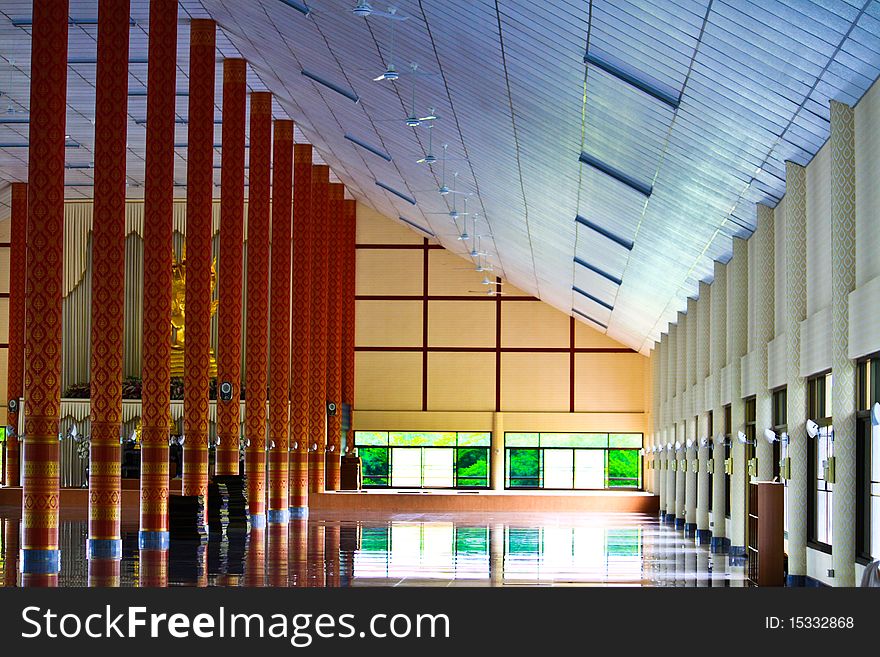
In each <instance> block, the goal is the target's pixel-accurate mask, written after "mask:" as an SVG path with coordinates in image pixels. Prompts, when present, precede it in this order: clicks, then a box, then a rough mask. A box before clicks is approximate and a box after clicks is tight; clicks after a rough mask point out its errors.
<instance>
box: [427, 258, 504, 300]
mask: <svg viewBox="0 0 880 657" xmlns="http://www.w3.org/2000/svg"><path fill="white" fill-rule="evenodd" d="M468 267H470V268H468ZM484 278H488V279H489V280H490V281H492V282H493V283H494V282H495V276H494V275H492V273H491V272H489V273H484V274H479V273H477V272H475V271H474V270H473V265H472V264H471V262H470V260H465V259H464V258H461V257H459V256H457V255H455V254H454V253H450V252H449V251H447V250H446V249H432V250H431V252H430V253H429V255H428V294H429V295H431V296H437V295H440V296H447V295H450V296H451V295H455V296H463V295H467V296H475V295H473V293H471V292H470V290H481V291H484V290H488V289H489V286H487V285H483V284H482V283H481V281H482V280H483V279H484Z"/></svg>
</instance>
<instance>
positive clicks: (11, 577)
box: [2, 516, 21, 587]
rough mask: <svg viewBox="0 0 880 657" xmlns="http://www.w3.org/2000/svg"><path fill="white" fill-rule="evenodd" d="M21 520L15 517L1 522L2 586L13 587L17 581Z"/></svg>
mask: <svg viewBox="0 0 880 657" xmlns="http://www.w3.org/2000/svg"><path fill="white" fill-rule="evenodd" d="M20 531H21V520H20V519H19V518H18V517H17V516H12V517H9V518H6V520H5V521H4V522H3V555H2V556H3V568H4V572H3V585H4V586H6V587H14V586H15V585H16V582H17V580H18V537H19V532H20Z"/></svg>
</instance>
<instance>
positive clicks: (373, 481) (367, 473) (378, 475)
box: [358, 447, 388, 486]
mask: <svg viewBox="0 0 880 657" xmlns="http://www.w3.org/2000/svg"><path fill="white" fill-rule="evenodd" d="M358 454H359V455H360V457H361V473H362V476H363V483H364V486H387V485H388V448H387V447H359V448H358Z"/></svg>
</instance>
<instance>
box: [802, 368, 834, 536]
mask: <svg viewBox="0 0 880 657" xmlns="http://www.w3.org/2000/svg"><path fill="white" fill-rule="evenodd" d="M807 417H808V419H811V420H813V421H814V422H815V423H816V424H818V425H819V427H820V431H819V435H818V436H816V437H815V438H809V437H808V438H807V450H808V453H807V481H808V483H809V486H810V491H809V492H810V494H809V496H808V497H807V518H808V520H809V525H808V532H807V538H808V539H809V541H810V542H811V543H812V544H813V545H814V547H818V548H820V549H823V550H830V549H831V540H832V536H831V517H832V512H833V504H832V498H833V494H834V484H832V483H830V482H829V481H828V480H827V479H826V476H825V469H826V467H827V464H828V459H829V458H830V457H831V456H833V454H834V451H833V445H834V442H833V440H832V436H833V430H834V427H833V424H832V421H831V420H832V418H831V374H830V373H827V374H820V375H819V376H815V377H812V378H810V379H808V380H807Z"/></svg>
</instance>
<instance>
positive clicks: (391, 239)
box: [357, 203, 423, 244]
mask: <svg viewBox="0 0 880 657" xmlns="http://www.w3.org/2000/svg"><path fill="white" fill-rule="evenodd" d="M422 240H423V237H422V236H421V235H418V234H416V233H415V232H414V231H412V230H411V229H409V228H407V227H406V226H403V225H402V224H399V223H397V222H394V221H391V220H390V219H387V218H385V217H383V216H382V215H381V214H379V213H378V212H376V211H375V210H372V209H370V208H368V207H367V206H365V205H363V204H362V203H358V206H357V243H358V244H421V243H422Z"/></svg>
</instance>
